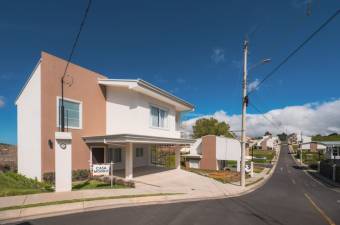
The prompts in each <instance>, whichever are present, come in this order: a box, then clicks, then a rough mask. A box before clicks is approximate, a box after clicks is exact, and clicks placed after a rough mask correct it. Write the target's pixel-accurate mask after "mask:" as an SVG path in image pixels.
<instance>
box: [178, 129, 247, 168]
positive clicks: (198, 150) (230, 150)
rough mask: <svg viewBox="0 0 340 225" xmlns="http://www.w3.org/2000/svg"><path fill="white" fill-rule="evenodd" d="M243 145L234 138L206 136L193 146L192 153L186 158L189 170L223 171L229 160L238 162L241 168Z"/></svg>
mask: <svg viewBox="0 0 340 225" xmlns="http://www.w3.org/2000/svg"><path fill="white" fill-rule="evenodd" d="M240 159H241V143H240V141H238V140H236V139H233V138H226V137H221V136H215V135H206V136H203V137H202V138H199V139H197V141H196V142H195V143H194V144H193V145H192V146H191V148H190V153H189V154H188V155H186V156H185V163H186V167H187V168H197V169H207V170H222V169H223V168H225V167H226V165H227V161H228V160H234V161H237V170H238V171H239V168H240Z"/></svg>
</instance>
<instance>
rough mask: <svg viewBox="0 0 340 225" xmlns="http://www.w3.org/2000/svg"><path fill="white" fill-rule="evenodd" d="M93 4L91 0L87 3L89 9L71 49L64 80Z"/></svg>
mask: <svg viewBox="0 0 340 225" xmlns="http://www.w3.org/2000/svg"><path fill="white" fill-rule="evenodd" d="M91 3H92V0H89V1H88V3H87V7H86V10H85V13H84V16H83V19H82V21H81V23H80V27H79V31H78V33H77V36H76V39H75V40H74V43H73V46H72V49H71V52H70V55H69V57H68V59H67V64H66V67H65V71H64V74H63V76H62V79H63V78H64V77H65V75H66V72H67V68H68V66H69V64H70V62H71V59H72V56H73V53H74V50H75V49H76V46H77V44H78V40H79V37H80V34H81V31H82V30H83V27H84V25H85V21H86V18H87V15H88V13H89V11H90V7H91Z"/></svg>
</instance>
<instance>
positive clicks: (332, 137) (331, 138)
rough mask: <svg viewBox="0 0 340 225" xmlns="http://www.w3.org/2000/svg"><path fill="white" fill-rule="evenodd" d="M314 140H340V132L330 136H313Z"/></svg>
mask: <svg viewBox="0 0 340 225" xmlns="http://www.w3.org/2000/svg"><path fill="white" fill-rule="evenodd" d="M312 141H340V135H339V134H333V135H328V136H321V135H316V136H313V137H312Z"/></svg>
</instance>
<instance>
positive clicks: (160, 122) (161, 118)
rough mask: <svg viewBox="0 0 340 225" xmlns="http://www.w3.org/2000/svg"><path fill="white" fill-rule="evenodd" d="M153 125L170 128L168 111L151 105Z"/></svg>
mask: <svg viewBox="0 0 340 225" xmlns="http://www.w3.org/2000/svg"><path fill="white" fill-rule="evenodd" d="M151 125H152V126H153V127H159V128H168V111H167V110H165V109H161V108H158V107H156V106H151Z"/></svg>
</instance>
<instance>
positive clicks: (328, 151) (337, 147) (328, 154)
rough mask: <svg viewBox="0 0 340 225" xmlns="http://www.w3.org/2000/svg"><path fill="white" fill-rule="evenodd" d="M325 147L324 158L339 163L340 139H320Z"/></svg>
mask: <svg viewBox="0 0 340 225" xmlns="http://www.w3.org/2000/svg"><path fill="white" fill-rule="evenodd" d="M319 144H320V145H323V146H324V147H325V158H326V159H332V160H336V161H337V162H338V163H339V164H340V141H321V142H319Z"/></svg>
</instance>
